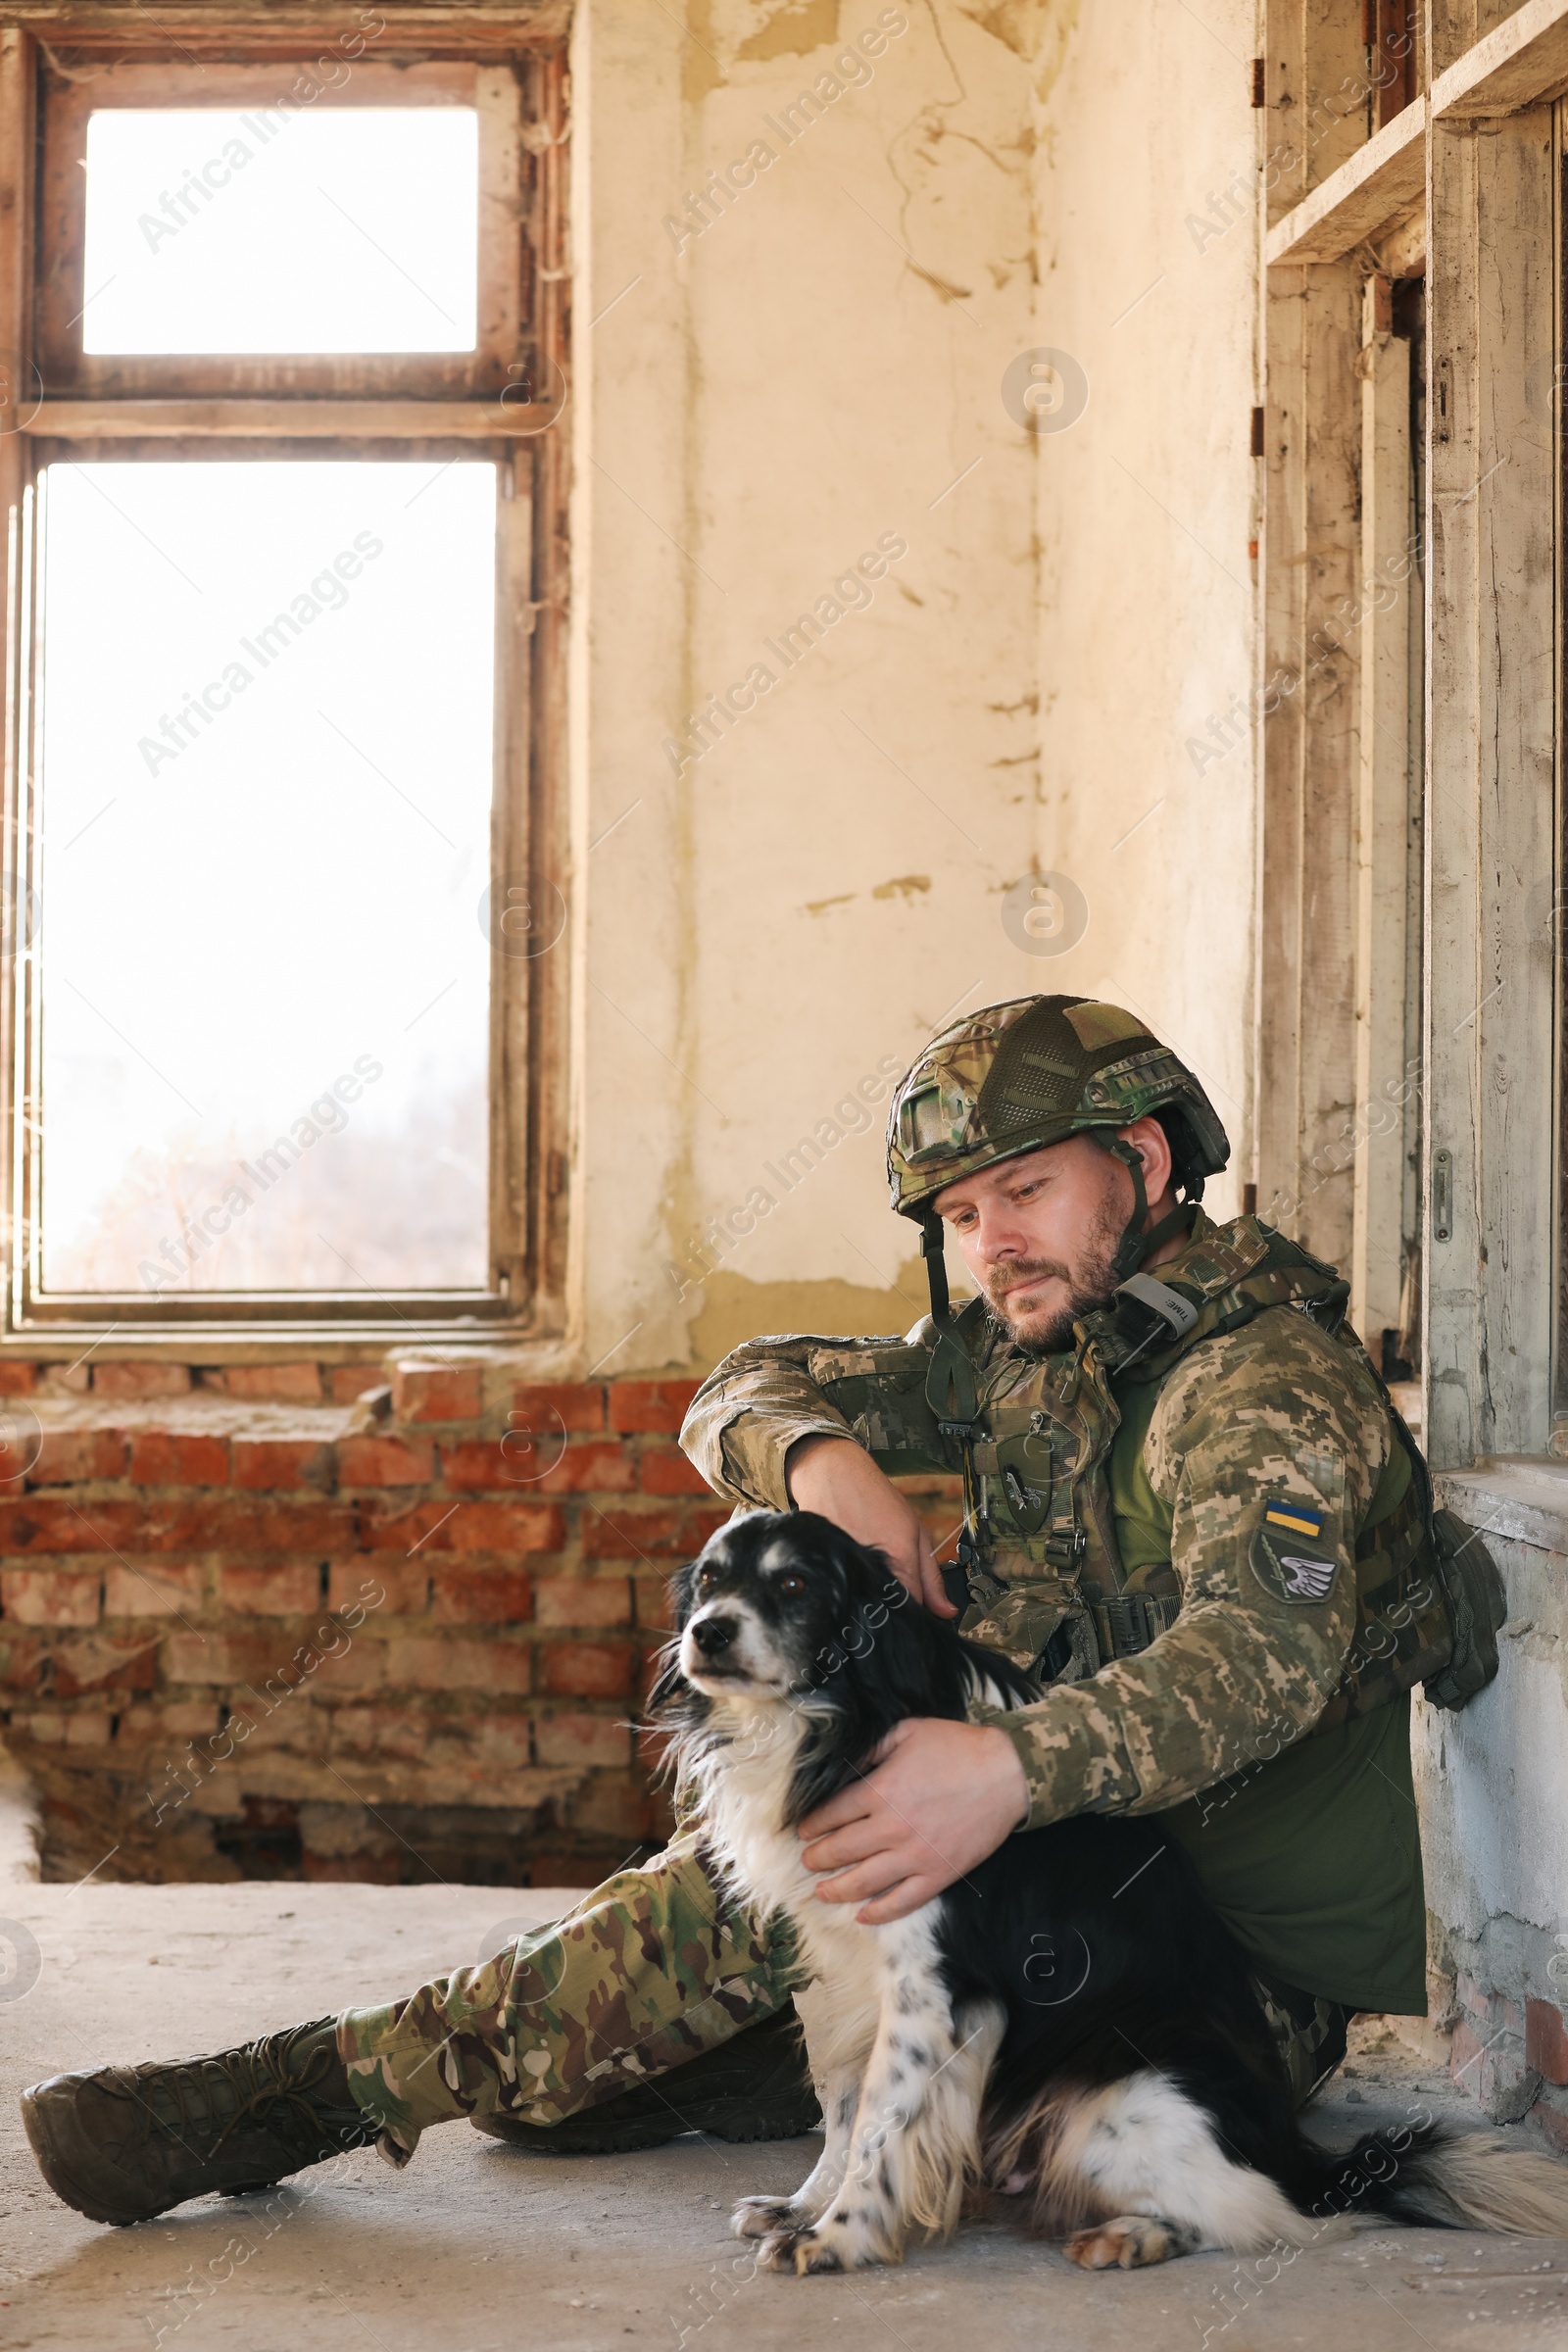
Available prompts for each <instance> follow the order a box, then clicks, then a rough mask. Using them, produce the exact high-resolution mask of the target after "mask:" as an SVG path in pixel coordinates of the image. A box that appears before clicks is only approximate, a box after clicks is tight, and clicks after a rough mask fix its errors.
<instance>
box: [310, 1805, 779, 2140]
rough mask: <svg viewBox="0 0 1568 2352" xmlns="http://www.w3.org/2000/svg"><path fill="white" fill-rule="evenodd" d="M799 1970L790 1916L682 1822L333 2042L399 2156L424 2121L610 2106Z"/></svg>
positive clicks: (772, 2005)
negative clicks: (759, 1904)
mask: <svg viewBox="0 0 1568 2352" xmlns="http://www.w3.org/2000/svg"><path fill="white" fill-rule="evenodd" d="M800 1982H801V1977H800V1971H799V1969H798V1967H797V1964H796V1959H795V1945H794V1937H793V1933H792V1931H791V1930H790V1928H789V1926H788V1924H787V1923H786V1922H783V1921H773V1922H770V1923H769V1924H768V1926H767V1927H766V1928H765V1929H763V1928H760V1927H759V1925H758V1924H757V1922H756V1921H755V1920H754V1919H753V1918H752V1917H751V1915H750V1914H749V1913H748V1912H747V1910H746V1909H745V1908H744V1906H743V1905H741V1904H739V1903H737V1902H735V1901H734V1900H733V1899H732V1898H731V1897H730V1896H728V1895H726V1894H725V1893H724V1892H723V1891H722V1889H721V1888H720V1887H718V1886H717V1885H716V1883H715V1881H714V1879H713V1877H712V1876H711V1872H710V1871H709V1869H708V1867H707V1865H706V1864H705V1862H704V1860H703V1858H702V1856H701V1854H700V1852H699V1849H698V1843H697V1839H696V1838H695V1836H694V1835H692V1834H691V1833H690V1832H688V1833H686V1834H685V1835H684V1836H682V1837H679V1838H676V1839H675V1841H674V1843H673V1844H672V1845H670V1846H668V1847H666V1849H665V1850H664V1852H663V1853H662V1854H656V1855H655V1857H654V1859H653V1860H652V1861H651V1862H650V1863H649V1864H648V1865H647V1867H646V1868H645V1869H642V1870H623V1871H621V1872H619V1873H618V1874H617V1875H616V1876H615V1877H614V1878H613V1879H608V1880H607V1881H606V1882H605V1884H604V1886H603V1887H596V1888H595V1889H594V1891H593V1893H592V1894H590V1895H587V1896H585V1898H584V1899H583V1901H582V1902H581V1903H579V1904H578V1906H577V1908H576V1909H575V1910H574V1911H569V1912H568V1913H567V1914H566V1916H565V1918H564V1919H561V1920H557V1921H556V1922H555V1924H554V1925H553V1926H551V1927H546V1928H539V1929H537V1930H536V1931H535V1932H534V1933H533V1934H531V1935H527V1936H519V1937H518V1939H517V1941H516V1942H515V1943H509V1944H507V1945H506V1946H504V1948H503V1949H502V1950H501V1951H499V1952H497V1953H496V1955H495V1956H494V1958H493V1959H489V1960H483V1961H481V1962H480V1964H479V1965H478V1967H476V1968H464V1969H458V1970H457V1971H455V1973H454V1974H453V1975H452V1976H450V1977H438V1978H436V1980H435V1981H434V1983H433V1984H429V1985H421V1986H420V1987H419V1989H418V1991H417V1992H415V1993H413V1994H411V1995H410V1996H409V1997H408V1999H406V2000H401V2001H392V2002H389V2003H388V2004H387V2006H386V2007H385V2008H380V2009H350V2010H348V2011H347V2012H346V2013H345V2015H344V2016H342V2017H341V2018H340V2019H339V2020H338V2029H337V2039H338V2051H339V2054H340V2055H341V2057H342V2058H343V2061H344V2063H345V2065H346V2066H347V2068H348V2076H349V2082H350V2083H351V2084H352V2086H353V2090H354V2096H355V2098H356V2099H357V2100H358V2101H359V2104H360V2105H361V2106H362V2107H363V2108H364V2109H365V2110H366V2112H367V2114H368V2116H369V2117H370V2118H371V2119H372V2120H373V2121H374V2122H375V2123H376V2124H377V2125H378V2126H379V2132H378V2145H379V2146H380V2148H381V2152H382V2154H383V2155H385V2156H387V2157H389V2158H390V2159H391V2161H392V2162H393V2163H394V2164H397V2163H400V2162H402V2163H406V2162H407V2161H408V2158H409V2157H410V2156H411V2155H412V2154H413V2152H414V2149H415V2147H416V2145H417V2141H418V2137H419V2133H420V2132H421V2131H424V2130H425V2128H426V2127H427V2126H428V2125H430V2124H444V2123H448V2122H450V2121H452V2120H453V2119H454V2118H456V2117H459V2116H472V2115H490V2114H494V2113H495V2112H497V2111H498V2110H499V2111H500V2112H501V2113H503V2114H505V2115H513V2116H516V2117H518V2118H519V2119H520V2120H521V2121H522V2122H523V2123H528V2124H545V2125H548V2124H557V2123H560V2122H561V2121H562V2120H563V2118H564V2117H565V2116H568V2115H575V2114H577V2113H578V2112H579V2111H580V2110H582V2109H585V2108H589V2107H598V2106H601V2105H603V2103H604V2102H605V2101H606V2100H607V2099H613V2098H614V2097H616V2096H617V2094H618V2093H619V2092H621V2091H623V2090H626V2089H628V2088H629V2087H630V2085H631V2084H632V2083H634V2082H648V2081H649V2080H650V2079H651V2078H653V2077H656V2076H662V2075H664V2074H667V2073H668V2072H669V2070H670V2069H671V2068H672V2067H678V2066H680V2065H681V2064H682V2062H683V2061H684V2060H686V2059H688V2058H696V2057H698V2056H700V2054H701V2053H702V2052H703V2051H704V2050H709V2049H713V2048H715V2047H716V2046H717V2045H718V2043H720V2042H722V2041H727V2040H728V2039H729V2037H730V2035H731V2034H738V2033H740V2032H741V2031H742V2029H743V2028H744V2027H746V2026H753V2025H759V2024H760V2022H761V2021H762V2019H763V2018H765V2017H770V2016H771V2015H772V2014H773V2013H774V2011H775V2010H778V2009H781V2008H782V2007H783V2006H784V2003H785V2002H786V2001H787V2000H788V1999H789V1997H790V1994H791V1992H792V1990H793V1989H794V1988H795V1986H796V1985H797V1984H798V1983H800ZM672 2104H673V2102H672Z"/></svg>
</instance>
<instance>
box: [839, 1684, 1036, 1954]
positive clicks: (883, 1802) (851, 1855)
mask: <svg viewBox="0 0 1568 2352" xmlns="http://www.w3.org/2000/svg"><path fill="white" fill-rule="evenodd" d="M875 1766H876V1769H875V1770H874V1771H873V1772H870V1773H868V1774H867V1775H866V1777H865V1779H864V1780H862V1781H852V1782H851V1784H850V1786H849V1788H848V1789H840V1791H839V1793H838V1795H837V1796H833V1797H829V1799H828V1801H827V1803H826V1804H825V1805H819V1806H818V1807H817V1809H816V1811H815V1812H814V1813H809V1814H808V1815H807V1817H806V1819H805V1820H804V1821H803V1822H802V1824H801V1827H800V1836H801V1838H803V1840H804V1841H805V1852H804V1853H803V1855H802V1857H801V1858H802V1860H803V1861H804V1862H805V1864H806V1867H807V1869H808V1870H816V1871H821V1872H823V1873H824V1874H825V1875H824V1876H823V1877H822V1878H821V1879H820V1880H819V1881H818V1883H817V1887H816V1892H817V1896H818V1899H819V1900H820V1901H822V1902H824V1903H855V1904H857V1905H858V1909H857V1911H856V1914H855V1916H856V1918H857V1919H858V1920H862V1921H863V1922H864V1923H865V1924H866V1926H868V1927H879V1926H880V1925H881V1924H882V1922H883V1921H884V1920H889V1919H907V1917H908V1915H909V1913H910V1912H911V1911H917V1910H918V1909H919V1908H920V1905H921V1904H922V1903H928V1902H929V1901H930V1900H931V1897H932V1896H933V1895H934V1894H940V1893H941V1892H942V1889H943V1887H951V1886H952V1885H953V1882H954V1880H955V1879H961V1878H962V1876H963V1874H964V1872H965V1871H966V1870H973V1868H974V1867H975V1865H976V1863H977V1862H983V1861H984V1860H985V1858H986V1856H987V1854H992V1853H995V1852H996V1849H997V1847H998V1846H999V1845H1000V1844H1001V1843H1002V1841H1003V1839H1004V1838H1007V1837H1009V1836H1010V1835H1011V1833H1012V1832H1013V1831H1014V1830H1016V1829H1021V1828H1022V1826H1023V1824H1024V1822H1025V1820H1026V1819H1027V1817H1028V1813H1029V1784H1028V1782H1027V1781H1026V1780H1025V1779H1024V1771H1023V1766H1022V1764H1021V1763H1020V1762H1019V1760H1018V1751H1017V1749H1016V1748H1015V1747H1014V1746H1013V1744H1012V1741H1011V1740H1009V1739H1008V1738H1007V1735H1006V1734H1005V1732H999V1731H998V1730H997V1729H996V1728H995V1726H994V1725H991V1724H982V1723H941V1722H936V1721H933V1720H932V1719H930V1718H929V1717H928V1718H924V1719H921V1718H918V1717H914V1718H911V1719H910V1720H909V1721H908V1722H907V1723H900V1724H896V1725H895V1726H894V1728H893V1730H892V1731H891V1732H890V1733H889V1734H888V1736H887V1738H886V1739H885V1740H883V1742H882V1744H881V1746H880V1747H879V1748H878V1749H877V1751H876V1757H875Z"/></svg>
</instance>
